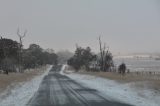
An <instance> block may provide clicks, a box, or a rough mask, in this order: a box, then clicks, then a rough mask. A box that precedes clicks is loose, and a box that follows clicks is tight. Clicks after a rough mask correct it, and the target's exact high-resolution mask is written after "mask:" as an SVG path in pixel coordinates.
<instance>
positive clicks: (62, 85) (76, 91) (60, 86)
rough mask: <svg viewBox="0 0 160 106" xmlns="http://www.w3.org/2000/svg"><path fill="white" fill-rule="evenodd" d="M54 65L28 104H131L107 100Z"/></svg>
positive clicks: (38, 105) (88, 105)
mask: <svg viewBox="0 0 160 106" xmlns="http://www.w3.org/2000/svg"><path fill="white" fill-rule="evenodd" d="M60 70H61V66H56V67H53V68H52V69H51V70H50V72H49V74H48V75H47V76H45V77H44V79H43V81H42V83H41V85H40V87H39V90H38V91H37V92H36V93H35V95H34V97H32V98H31V100H30V101H29V103H28V104H27V106H131V105H128V104H123V103H120V102H116V101H110V100H107V98H105V97H104V96H102V94H101V93H100V92H98V91H97V90H95V89H92V88H88V87H85V86H83V85H82V84H79V83H78V82H76V81H74V80H72V79H70V78H68V77H67V76H65V75H61V74H59V71H60Z"/></svg>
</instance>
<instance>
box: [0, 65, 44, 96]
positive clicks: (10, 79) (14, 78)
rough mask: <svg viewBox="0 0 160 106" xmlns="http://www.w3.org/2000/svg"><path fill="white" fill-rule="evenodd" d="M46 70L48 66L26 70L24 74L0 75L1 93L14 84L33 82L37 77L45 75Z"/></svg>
mask: <svg viewBox="0 0 160 106" xmlns="http://www.w3.org/2000/svg"><path fill="white" fill-rule="evenodd" d="M46 69H47V66H43V67H40V68H37V69H31V70H26V71H25V72H24V73H9V75H6V74H0V93H1V92H3V91H4V90H5V89H7V87H9V86H11V85H13V84H14V85H16V84H18V83H21V82H25V81H28V80H31V79H32V78H34V77H35V76H37V75H40V74H42V73H44V71H45V70H46Z"/></svg>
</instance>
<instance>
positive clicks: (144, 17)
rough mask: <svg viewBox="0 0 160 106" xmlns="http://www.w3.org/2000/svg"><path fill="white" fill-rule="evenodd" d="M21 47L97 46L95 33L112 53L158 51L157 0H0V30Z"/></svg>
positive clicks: (159, 23)
mask: <svg viewBox="0 0 160 106" xmlns="http://www.w3.org/2000/svg"><path fill="white" fill-rule="evenodd" d="M18 27H19V28H20V30H21V31H22V33H23V31H24V30H25V29H27V30H28V33H27V36H26V38H25V39H24V45H25V47H28V46H29V44H31V43H37V44H39V45H41V46H42V47H43V48H53V49H54V50H56V51H59V50H66V49H68V50H70V51H74V50H75V44H76V43H77V44H79V45H80V46H83V47H86V46H90V47H92V48H93V51H95V52H98V51H99V45H98V36H99V35H101V36H102V40H103V42H106V44H107V45H108V46H109V47H110V49H111V51H112V52H113V53H135V52H143V53H144V52H160V46H159V45H160V42H159V39H160V1H159V0H0V35H2V36H3V37H7V38H12V39H15V40H17V39H18V37H17V35H16V31H17V28H18Z"/></svg>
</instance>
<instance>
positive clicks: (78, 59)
mask: <svg viewBox="0 0 160 106" xmlns="http://www.w3.org/2000/svg"><path fill="white" fill-rule="evenodd" d="M95 58H96V56H95V55H94V54H93V53H92V52H91V48H90V47H87V48H82V47H77V48H76V51H75V54H74V56H73V57H71V58H70V59H69V60H68V65H70V66H72V67H73V68H75V69H76V70H77V71H78V70H79V69H80V68H81V67H83V66H84V67H85V69H86V70H88V69H89V63H90V62H91V61H93V60H94V59H95Z"/></svg>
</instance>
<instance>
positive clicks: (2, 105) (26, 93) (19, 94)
mask: <svg viewBox="0 0 160 106" xmlns="http://www.w3.org/2000/svg"><path fill="white" fill-rule="evenodd" d="M51 68H52V66H50V67H49V68H48V69H47V70H46V72H45V73H44V74H42V75H40V76H37V77H35V78H34V79H32V80H31V81H28V82H25V83H22V84H21V86H17V87H16V88H14V89H13V90H11V93H10V94H9V95H8V96H7V97H6V98H5V99H3V100H0V106H25V105H26V104H27V103H28V102H29V100H30V99H31V98H32V97H33V95H34V93H35V92H36V91H37V90H38V88H39V85H40V83H41V81H42V79H43V78H44V76H46V75H47V74H48V72H49V70H50V69H51Z"/></svg>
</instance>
